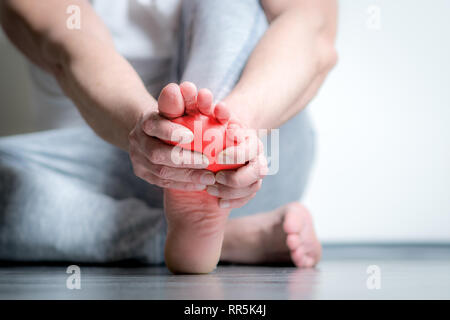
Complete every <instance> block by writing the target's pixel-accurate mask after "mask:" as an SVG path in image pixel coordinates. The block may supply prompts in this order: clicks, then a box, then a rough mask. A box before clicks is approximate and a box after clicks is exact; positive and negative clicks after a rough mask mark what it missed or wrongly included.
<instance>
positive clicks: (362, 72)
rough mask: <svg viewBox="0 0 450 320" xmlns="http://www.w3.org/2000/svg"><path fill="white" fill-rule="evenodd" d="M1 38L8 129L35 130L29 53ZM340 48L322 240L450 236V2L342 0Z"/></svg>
mask: <svg viewBox="0 0 450 320" xmlns="http://www.w3.org/2000/svg"><path fill="white" fill-rule="evenodd" d="M377 12H379V13H380V15H379V18H380V19H377V16H376V14H377ZM1 38H2V36H1V34H0V57H1V59H0V135H1V134H10V133H16V132H23V131H30V130H32V129H33V128H32V125H31V123H30V117H29V116H28V114H29V109H28V105H29V94H28V88H29V84H28V80H27V78H26V73H25V68H24V65H23V58H21V57H20V56H18V55H17V54H16V53H15V51H14V50H13V49H12V48H11V47H10V46H9V45H8V44H6V42H5V41H4V39H3V40H2V39H1ZM337 47H338V52H339V57H340V58H339V63H338V66H337V67H336V68H335V70H334V71H333V72H332V74H331V75H330V77H329V78H328V80H327V82H326V83H325V85H324V86H323V88H322V89H321V91H320V94H319V96H318V97H317V98H316V99H315V100H314V101H313V102H312V103H311V105H310V106H309V109H310V110H311V113H312V114H313V117H314V122H315V124H316V128H317V131H318V142H319V145H318V155H317V161H316V166H315V169H314V173H313V176H312V181H311V183H310V187H309V190H308V192H307V194H306V197H305V202H306V204H307V205H308V207H309V208H310V209H311V211H312V212H313V214H314V216H315V222H316V226H317V229H318V232H319V236H320V238H321V239H322V240H324V241H326V242H333V241H340V242H342V241H354V242H358V241H414V242H418V241H442V242H444V241H446V242H450V1H449V0H433V1H425V0H414V1H411V0H394V1H393V0H372V1H368V0H358V1H355V0H341V1H340V21H339V35H338V42H337Z"/></svg>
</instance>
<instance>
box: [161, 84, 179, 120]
mask: <svg viewBox="0 0 450 320" xmlns="http://www.w3.org/2000/svg"><path fill="white" fill-rule="evenodd" d="M158 109H159V113H160V114H161V115H163V116H164V117H166V118H169V119H172V118H177V117H181V116H182V115H183V114H184V111H185V107H184V101H183V96H182V94H181V90H180V87H179V86H178V85H177V84H175V83H170V84H168V85H167V86H165V87H164V89H162V91H161V94H160V95H159V99H158Z"/></svg>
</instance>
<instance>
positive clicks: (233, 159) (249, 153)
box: [217, 134, 264, 164]
mask: <svg viewBox="0 0 450 320" xmlns="http://www.w3.org/2000/svg"><path fill="white" fill-rule="evenodd" d="M263 151H264V147H263V144H262V142H261V140H260V139H258V137H257V136H256V135H254V134H251V135H249V136H247V138H246V139H245V140H244V141H243V142H241V143H240V144H238V145H237V146H233V147H229V148H226V149H225V150H223V151H221V152H220V153H219V154H218V157H217V160H218V163H219V164H244V163H246V162H247V161H250V160H252V159H254V158H255V157H256V156H257V155H258V154H260V153H262V152H263Z"/></svg>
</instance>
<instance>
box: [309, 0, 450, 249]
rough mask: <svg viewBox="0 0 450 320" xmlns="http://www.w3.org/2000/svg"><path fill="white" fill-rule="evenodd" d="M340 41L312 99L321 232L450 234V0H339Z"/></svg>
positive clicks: (374, 237) (314, 206) (374, 236)
mask: <svg viewBox="0 0 450 320" xmlns="http://www.w3.org/2000/svg"><path fill="white" fill-rule="evenodd" d="M374 5H375V6H376V7H375V9H374V8H371V9H368V8H369V7H371V6H374ZM376 9H378V10H379V11H380V18H381V19H380V21H379V22H380V23H379V25H378V28H377V25H376V19H374V16H373V13H374V11H376ZM375 18H376V17H375ZM337 48H338V53H339V57H340V58H339V63H338V65H337V67H336V68H335V70H334V71H333V73H332V74H331V76H330V77H329V79H328V80H327V82H326V84H325V86H324V87H323V88H322V89H321V92H320V94H319V96H318V97H317V98H316V100H315V101H313V103H311V104H310V106H309V108H310V110H311V112H312V114H313V117H314V122H315V125H316V128H317V131H318V141H319V146H318V156H317V161H316V167H315V170H314V174H313V179H312V181H311V184H310V188H309V190H308V193H307V195H306V198H305V202H306V203H307V204H308V206H309V207H310V209H311V210H312V212H313V213H314V216H315V220H316V225H317V228H318V231H319V235H320V237H321V238H322V239H323V240H326V241H447V242H448V241H450V1H448V0H433V1H424V0H421V1H419V0H415V1H410V0H395V1H392V0H383V1H381V0H378V1H375V0H374V1H361V0H358V1H351V0H347V1H341V2H340V21H339V33H338V41H337Z"/></svg>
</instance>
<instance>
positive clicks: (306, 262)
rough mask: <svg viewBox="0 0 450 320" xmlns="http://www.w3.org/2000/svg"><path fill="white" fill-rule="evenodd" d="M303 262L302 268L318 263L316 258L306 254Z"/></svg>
mask: <svg viewBox="0 0 450 320" xmlns="http://www.w3.org/2000/svg"><path fill="white" fill-rule="evenodd" d="M301 263H302V264H301V267H302V268H312V267H314V265H315V264H316V262H315V260H314V259H313V258H312V257H309V256H304V257H303V259H302V262H301Z"/></svg>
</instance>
